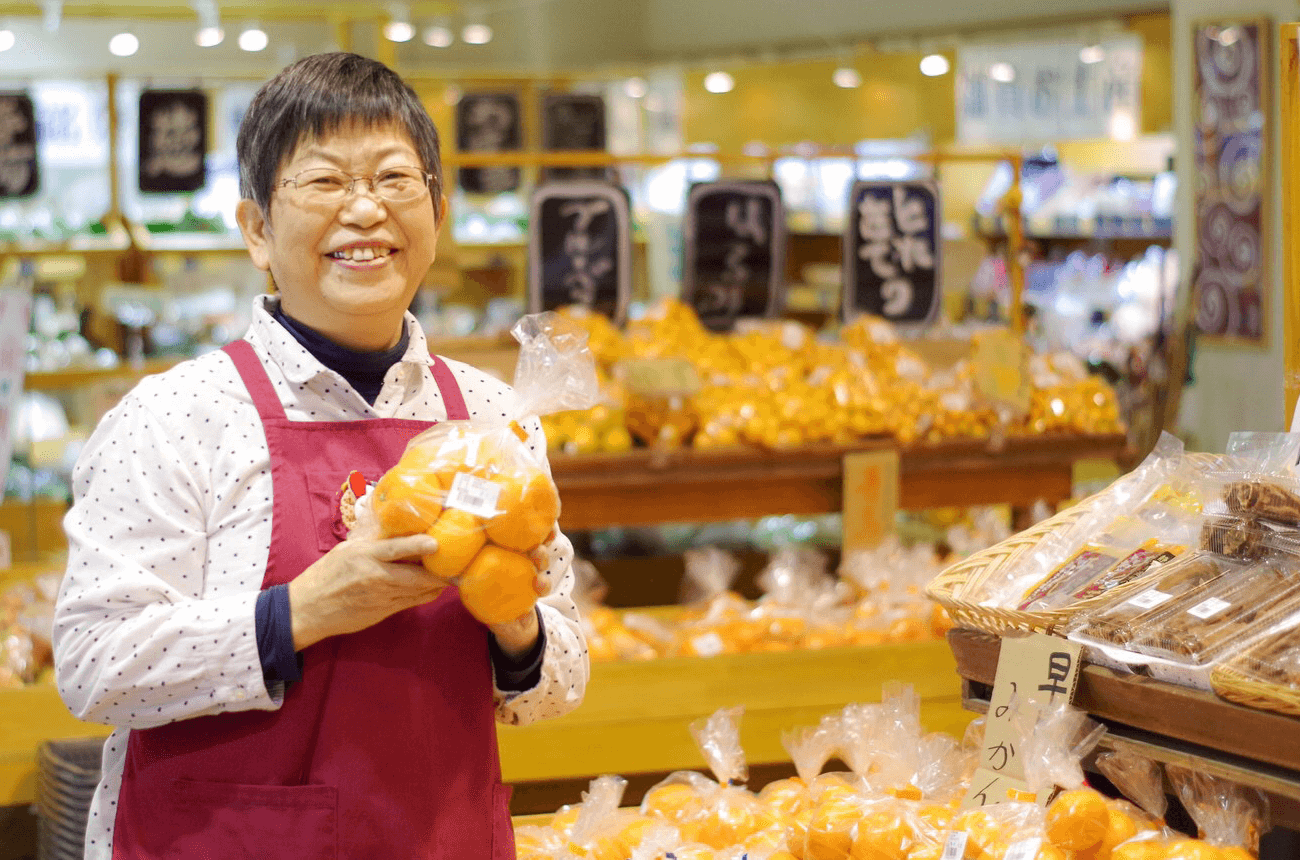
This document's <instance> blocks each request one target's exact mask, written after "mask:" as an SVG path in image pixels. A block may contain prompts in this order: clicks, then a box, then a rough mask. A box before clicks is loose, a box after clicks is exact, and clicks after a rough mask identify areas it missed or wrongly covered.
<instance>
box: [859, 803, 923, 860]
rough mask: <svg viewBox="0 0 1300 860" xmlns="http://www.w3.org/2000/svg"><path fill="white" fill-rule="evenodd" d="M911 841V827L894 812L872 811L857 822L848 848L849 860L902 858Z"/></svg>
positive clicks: (890, 859) (897, 859)
mask: <svg viewBox="0 0 1300 860" xmlns="http://www.w3.org/2000/svg"><path fill="white" fill-rule="evenodd" d="M911 842H912V828H911V827H910V826H909V825H908V823H907V822H906V821H904V820H903V817H902V816H901V815H899V814H898V813H896V812H893V813H891V812H873V813H871V814H869V815H867V816H865V817H864V818H863V819H862V820H861V821H859V822H858V832H857V836H855V837H854V839H853V847H852V848H851V849H850V850H849V857H850V858H851V860H903V858H905V857H906V856H907V847H908V846H909V845H910V844H911Z"/></svg>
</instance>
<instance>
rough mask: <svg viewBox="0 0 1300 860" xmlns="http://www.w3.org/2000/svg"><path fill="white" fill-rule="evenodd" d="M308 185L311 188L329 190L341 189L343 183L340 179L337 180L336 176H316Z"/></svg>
mask: <svg viewBox="0 0 1300 860" xmlns="http://www.w3.org/2000/svg"><path fill="white" fill-rule="evenodd" d="M308 184H309V185H311V186H312V187H313V188H322V189H325V190H331V189H334V188H342V187H343V186H344V184H345V183H344V182H343V180H342V179H339V178H338V177H337V176H317V177H315V178H313V179H311V180H309V182H308Z"/></svg>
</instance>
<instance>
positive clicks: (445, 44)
mask: <svg viewBox="0 0 1300 860" xmlns="http://www.w3.org/2000/svg"><path fill="white" fill-rule="evenodd" d="M455 41H456V35H455V34H454V33H452V32H451V28H450V27H447V26H445V25H443V24H434V25H433V26H432V27H429V28H428V29H426V30H425V31H424V44H426V45H428V46H429V47H430V48H449V47H451V43H452V42H455Z"/></svg>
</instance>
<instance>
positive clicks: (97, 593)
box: [54, 392, 276, 728]
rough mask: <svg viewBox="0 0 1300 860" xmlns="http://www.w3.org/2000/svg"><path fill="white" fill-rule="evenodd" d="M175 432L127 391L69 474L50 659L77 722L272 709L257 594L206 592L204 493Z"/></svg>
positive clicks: (147, 720)
mask: <svg viewBox="0 0 1300 860" xmlns="http://www.w3.org/2000/svg"><path fill="white" fill-rule="evenodd" d="M176 427H177V423H176V422H171V423H170V424H169V423H168V422H166V421H165V419H163V418H161V417H160V416H158V415H155V414H154V413H153V412H152V411H151V410H150V409H148V408H146V407H145V406H144V405H142V403H141V401H140V399H139V398H138V397H136V396H134V392H133V394H132V395H128V396H127V397H126V398H125V399H124V400H123V402H122V403H121V404H119V405H118V406H117V407H116V408H115V409H114V410H112V411H111V412H110V413H109V414H108V415H107V416H106V417H105V419H104V420H103V421H102V422H101V423H100V425H99V427H98V428H97V429H96V431H95V433H94V434H93V435H92V437H91V439H90V440H89V442H88V443H87V445H86V448H85V450H84V451H83V454H82V456H81V458H80V459H79V461H78V464H77V467H76V469H75V471H74V473H73V493H74V504H73V507H72V509H71V510H70V511H69V513H68V515H67V517H66V518H65V521H64V526H65V530H66V532H67V536H68V565H67V573H66V574H65V576H64V579H63V583H62V587H61V591H60V596H59V601H58V604H57V607H56V614H55V623H54V651H55V662H56V666H57V673H56V674H57V678H58V685H59V691H60V693H61V694H62V696H63V699H64V701H65V702H66V703H67V705H68V707H69V708H70V709H71V710H72V712H73V713H74V714H76V715H77V716H78V717H80V718H82V719H85V720H90V721H93V722H101V723H109V724H113V725H118V726H128V727H132V728H143V727H149V726H155V725H160V724H163V723H168V722H172V721H174V720H178V719H183V718H188V717H194V716H199V715H203V714H210V713H216V712H219V711H223V710H231V709H245V708H250V707H263V708H266V707H274V706H275V704H276V703H275V702H274V701H272V700H271V698H270V697H269V696H268V694H267V692H266V689H265V684H264V683H263V682H262V680H261V674H262V673H261V666H260V661H259V660H258V654H257V643H256V640H255V637H254V631H253V603H254V601H255V600H256V596H257V589H256V588H252V589H247V590H242V591H236V590H233V589H232V590H227V591H224V592H218V593H210V592H208V591H207V590H205V580H206V575H205V568H206V562H207V559H208V554H209V552H210V551H211V550H210V535H209V529H208V522H207V519H208V517H207V512H208V510H209V506H208V505H206V504H205V499H206V497H207V496H209V495H210V493H211V488H210V487H208V486H206V484H205V480H204V479H203V477H202V475H203V474H204V472H203V471H202V470H201V469H196V468H194V467H195V466H197V465H198V464H197V463H195V462H194V461H193V459H192V456H191V455H190V454H189V452H186V451H183V450H182V448H180V447H178V444H179V445H182V446H183V445H184V435H183V434H180V433H179V431H178V430H177V429H176ZM178 434H179V436H180V438H179V439H178V438H177V437H178Z"/></svg>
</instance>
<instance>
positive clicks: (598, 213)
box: [528, 181, 632, 323]
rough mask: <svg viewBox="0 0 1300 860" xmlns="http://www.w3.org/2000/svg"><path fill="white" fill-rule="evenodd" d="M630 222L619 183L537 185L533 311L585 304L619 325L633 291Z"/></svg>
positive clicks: (531, 232)
mask: <svg viewBox="0 0 1300 860" xmlns="http://www.w3.org/2000/svg"><path fill="white" fill-rule="evenodd" d="M631 223H632V218H631V213H630V207H629V204H628V196H627V192H626V191H625V190H623V189H622V188H621V187H619V186H617V185H610V184H608V183H605V182H586V181H574V182H552V183H549V184H544V185H540V186H538V187H537V190H536V191H534V192H533V198H532V204H531V206H530V210H529V219H528V307H529V311H530V312H531V313H539V312H541V311H546V310H554V309H555V308H560V307H564V306H565V305H582V306H584V307H587V308H590V309H591V310H593V311H596V312H597V313H601V314H604V315H605V316H607V317H609V318H610V319H611V320H613V321H614V322H615V323H621V322H622V320H623V314H624V313H625V312H626V310H627V302H628V296H629V294H630V293H631V289H632V282H631V278H632V229H631Z"/></svg>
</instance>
